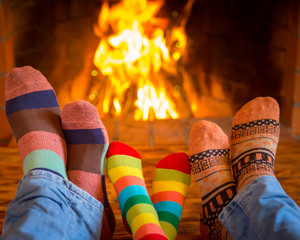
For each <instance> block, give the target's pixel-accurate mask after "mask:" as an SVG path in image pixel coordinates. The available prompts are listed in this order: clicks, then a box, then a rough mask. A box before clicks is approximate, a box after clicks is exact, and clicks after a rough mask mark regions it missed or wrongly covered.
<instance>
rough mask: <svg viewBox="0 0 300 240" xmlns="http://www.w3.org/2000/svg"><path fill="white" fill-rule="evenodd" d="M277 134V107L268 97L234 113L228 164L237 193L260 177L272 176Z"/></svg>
mask: <svg viewBox="0 0 300 240" xmlns="http://www.w3.org/2000/svg"><path fill="white" fill-rule="evenodd" d="M279 131H280V130H279V106H278V103H277V102H276V100H275V99H273V98H271V97H259V98H255V99H254V100H252V101H250V102H248V103H247V104H245V105H244V106H243V107H242V108H241V109H240V110H239V111H238V112H237V113H236V115H235V116H234V118H233V122H232V130H231V161H232V169H233V175H234V177H235V179H236V182H237V191H238V192H240V191H241V190H242V189H243V188H244V187H245V186H247V185H248V184H249V183H250V182H251V181H252V180H254V179H255V178H257V177H259V176H262V175H271V176H274V177H275V175H274V171H273V168H274V161H275V154H276V149H277V144H278V140H279Z"/></svg>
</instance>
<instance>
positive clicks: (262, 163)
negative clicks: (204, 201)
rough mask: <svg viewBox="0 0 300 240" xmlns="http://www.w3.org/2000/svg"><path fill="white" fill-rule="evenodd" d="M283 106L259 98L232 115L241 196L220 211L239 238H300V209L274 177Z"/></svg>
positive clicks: (235, 160)
mask: <svg viewBox="0 0 300 240" xmlns="http://www.w3.org/2000/svg"><path fill="white" fill-rule="evenodd" d="M278 121H279V106H278V104H277V102H276V101H275V100H274V99H273V98H270V97H266V98H256V99H254V100H252V101H250V102H249V103H247V104H246V105H245V106H243V107H242V108H241V110H240V111H238V112H237V113H236V115H235V116H234V118H233V126H232V131H231V154H232V155H231V157H232V167H233V174H234V177H235V179H236V181H237V187H238V195H237V196H236V197H235V198H234V199H233V201H232V202H231V203H230V204H229V205H228V206H227V207H226V208H224V210H223V211H222V213H221V214H220V217H219V218H220V221H221V222H222V223H223V224H224V225H225V226H226V228H227V229H228V231H229V232H230V233H231V235H232V236H233V238H234V239H235V238H236V239H243V238H244V239H300V231H299V226H300V210H299V207H298V206H297V205H296V204H295V203H294V202H293V200H292V199H291V198H289V197H288V196H287V195H286V193H285V192H284V191H283V189H282V188H281V186H280V183H279V182H278V181H277V180H276V178H275V176H274V171H273V167H274V161H275V153H276V149H277V143H278V138H279V122H278Z"/></svg>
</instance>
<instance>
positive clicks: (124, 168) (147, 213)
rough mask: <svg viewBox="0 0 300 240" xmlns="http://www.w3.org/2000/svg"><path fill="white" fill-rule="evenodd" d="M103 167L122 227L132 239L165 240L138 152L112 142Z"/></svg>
mask: <svg viewBox="0 0 300 240" xmlns="http://www.w3.org/2000/svg"><path fill="white" fill-rule="evenodd" d="M106 169H107V173H108V176H109V178H110V180H111V182H112V183H113V185H114V188H115V190H116V193H117V195H118V201H119V205H120V209H121V212H122V218H123V223H124V226H125V227H126V228H127V230H129V231H130V232H131V233H132V236H133V239H143V240H146V239H149V240H150V239H162V240H166V239H167V238H166V236H165V234H164V232H163V230H162V228H161V226H160V223H159V220H158V215H157V212H156V211H155V209H154V206H153V204H152V202H151V200H150V198H149V195H148V192H147V189H146V185H145V182H144V177H143V173H142V164H141V158H140V155H139V154H138V153H137V152H136V151H135V150H134V149H133V148H131V147H129V146H127V145H125V144H123V143H120V142H113V143H111V144H110V146H109V148H108V152H107V164H106ZM128 228H129V229H128Z"/></svg>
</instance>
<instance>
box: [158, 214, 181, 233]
mask: <svg viewBox="0 0 300 240" xmlns="http://www.w3.org/2000/svg"><path fill="white" fill-rule="evenodd" d="M158 217H159V221H164V222H168V223H171V224H172V225H173V226H174V227H175V228H176V230H177V227H178V225H179V221H180V220H179V219H178V218H177V217H176V215H174V214H172V213H170V212H164V211H162V212H158Z"/></svg>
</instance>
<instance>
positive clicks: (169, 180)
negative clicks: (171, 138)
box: [152, 153, 191, 240]
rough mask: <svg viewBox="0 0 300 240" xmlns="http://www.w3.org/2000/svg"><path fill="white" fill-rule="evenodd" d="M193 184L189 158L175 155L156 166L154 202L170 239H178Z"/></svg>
mask: <svg viewBox="0 0 300 240" xmlns="http://www.w3.org/2000/svg"><path fill="white" fill-rule="evenodd" d="M190 184H191V167H190V163H189V156H188V155H187V154H185V153H173V154H170V155H168V156H167V157H165V158H164V159H162V160H160V161H159V162H158V164H157V165H156V169H155V175H154V179H153V183H152V202H153V204H154V208H155V210H156V211H157V213H158V218H159V222H160V225H161V226H162V229H163V230H164V232H165V234H166V235H167V237H168V239H170V240H173V239H176V236H177V228H178V225H179V221H180V218H181V213H182V209H183V205H184V199H185V196H186V195H187V192H188V189H189V186H190Z"/></svg>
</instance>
